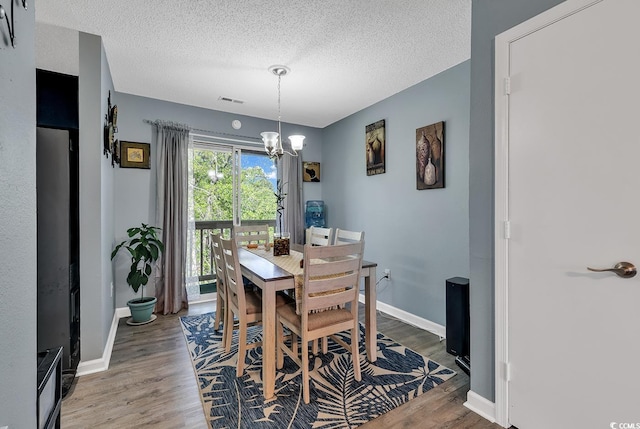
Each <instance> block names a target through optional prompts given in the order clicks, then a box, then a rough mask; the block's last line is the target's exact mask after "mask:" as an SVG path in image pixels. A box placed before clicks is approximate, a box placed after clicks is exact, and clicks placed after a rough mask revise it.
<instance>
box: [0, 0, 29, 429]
mask: <svg viewBox="0 0 640 429" xmlns="http://www.w3.org/2000/svg"><path fill="white" fill-rule="evenodd" d="M3 3H4V2H3ZM3 5H4V6H5V8H6V9H7V10H8V11H10V8H9V7H8V6H9V4H8V3H6V4H3ZM14 10H15V15H14V22H15V29H16V36H17V37H16V41H17V44H16V48H15V49H14V48H12V47H11V45H7V43H6V40H8V38H9V37H8V33H7V31H6V30H7V27H6V23H5V22H4V21H2V22H0V201H2V203H0V380H1V381H0V384H1V386H2V387H1V388H0V426H9V427H10V428H33V427H36V413H35V410H36V329H37V328H36V288H37V277H36V266H37V264H36V70H35V48H34V29H35V15H34V8H33V5H32V4H30V5H29V9H28V10H24V9H23V8H22V7H19V6H18V5H16V6H15V8H14Z"/></svg>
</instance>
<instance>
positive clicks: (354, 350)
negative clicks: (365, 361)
mask: <svg viewBox="0 0 640 429" xmlns="http://www.w3.org/2000/svg"><path fill="white" fill-rule="evenodd" d="M359 335H360V330H359V329H358V326H354V327H353V329H351V358H352V359H353V375H354V377H355V379H356V380H357V381H360V380H361V379H362V377H361V376H360V346H359V345H358V337H359Z"/></svg>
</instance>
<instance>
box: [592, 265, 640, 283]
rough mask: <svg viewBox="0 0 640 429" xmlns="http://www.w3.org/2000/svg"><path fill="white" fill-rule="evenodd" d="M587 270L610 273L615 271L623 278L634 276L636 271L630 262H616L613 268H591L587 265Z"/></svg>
mask: <svg viewBox="0 0 640 429" xmlns="http://www.w3.org/2000/svg"><path fill="white" fill-rule="evenodd" d="M587 270H589V271H595V272H598V273H601V272H604V271H611V272H612V273H616V274H617V275H619V276H620V277H623V278H625V279H630V278H631V277H634V276H635V275H636V274H637V273H638V272H637V271H636V267H635V266H634V265H633V264H632V263H631V262H618V263H617V264H616V265H615V266H614V267H613V268H591V267H587Z"/></svg>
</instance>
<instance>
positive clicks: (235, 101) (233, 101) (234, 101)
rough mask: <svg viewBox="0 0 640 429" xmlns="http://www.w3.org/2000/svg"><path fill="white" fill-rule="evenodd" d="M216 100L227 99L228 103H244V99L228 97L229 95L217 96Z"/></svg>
mask: <svg viewBox="0 0 640 429" xmlns="http://www.w3.org/2000/svg"><path fill="white" fill-rule="evenodd" d="M218 100H220V101H227V102H229V103H237V104H244V101H242V100H234V99H233V98H229V97H222V96H220V97H218Z"/></svg>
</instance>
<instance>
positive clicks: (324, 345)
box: [318, 337, 329, 355]
mask: <svg viewBox="0 0 640 429" xmlns="http://www.w3.org/2000/svg"><path fill="white" fill-rule="evenodd" d="M318 341H320V340H318ZM322 353H324V354H325V355H326V354H327V353H329V337H322Z"/></svg>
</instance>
